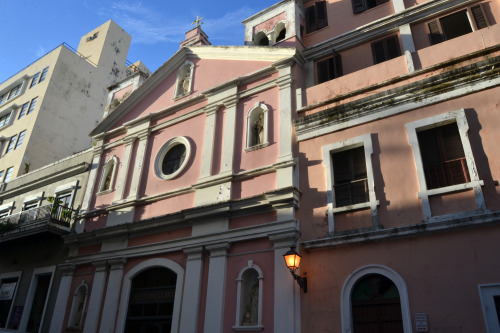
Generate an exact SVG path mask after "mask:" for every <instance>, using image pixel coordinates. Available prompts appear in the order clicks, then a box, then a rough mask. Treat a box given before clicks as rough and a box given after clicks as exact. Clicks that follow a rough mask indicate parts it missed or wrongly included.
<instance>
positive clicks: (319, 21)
mask: <svg viewBox="0 0 500 333" xmlns="http://www.w3.org/2000/svg"><path fill="white" fill-rule="evenodd" d="M326 26H328V17H327V16H326V1H320V2H316V3H314V5H312V6H309V7H307V8H306V31H307V33H310V32H314V31H316V30H319V29H322V28H324V27H326Z"/></svg>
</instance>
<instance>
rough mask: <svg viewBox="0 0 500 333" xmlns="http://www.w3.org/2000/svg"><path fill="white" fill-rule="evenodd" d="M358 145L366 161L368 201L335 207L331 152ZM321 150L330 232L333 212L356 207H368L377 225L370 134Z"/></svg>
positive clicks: (332, 223)
mask: <svg viewBox="0 0 500 333" xmlns="http://www.w3.org/2000/svg"><path fill="white" fill-rule="evenodd" d="M358 147H363V148H364V151H365V163H366V177H367V182H368V201H367V202H363V203H359V204H355V205H349V206H342V207H336V206H335V192H334V191H333V184H335V179H334V172H333V165H332V164H333V163H332V154H333V153H338V152H341V151H345V150H350V149H354V148H358ZM322 150H323V165H324V166H325V172H326V201H327V209H328V230H329V232H330V233H334V232H335V218H334V214H335V213H341V212H347V211H352V210H358V209H367V208H370V210H371V216H372V225H373V226H374V227H378V211H377V206H378V205H379V204H380V203H379V201H378V200H377V198H376V196H375V183H374V180H373V164H372V158H371V155H372V154H373V144H372V136H371V134H364V135H360V136H357V137H355V138H351V139H347V140H344V141H340V142H336V143H332V144H329V145H325V146H323V147H322Z"/></svg>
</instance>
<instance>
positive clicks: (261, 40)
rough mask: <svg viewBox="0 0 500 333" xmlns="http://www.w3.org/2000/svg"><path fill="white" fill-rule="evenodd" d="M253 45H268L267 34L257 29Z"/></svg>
mask: <svg viewBox="0 0 500 333" xmlns="http://www.w3.org/2000/svg"><path fill="white" fill-rule="evenodd" d="M253 42H254V45H259V46H268V45H269V38H268V37H267V34H266V32H265V31H259V32H258V33H256V34H255V36H254V38H253Z"/></svg>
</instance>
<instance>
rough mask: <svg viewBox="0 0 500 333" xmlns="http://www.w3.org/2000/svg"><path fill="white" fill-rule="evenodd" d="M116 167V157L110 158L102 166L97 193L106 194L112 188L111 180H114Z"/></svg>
mask: <svg viewBox="0 0 500 333" xmlns="http://www.w3.org/2000/svg"><path fill="white" fill-rule="evenodd" d="M117 165H118V159H117V158H116V156H111V158H110V159H108V160H107V161H106V164H104V168H103V171H102V176H101V182H100V184H99V191H98V192H108V191H111V189H112V188H113V185H114V184H113V180H114V179H115V171H116V166H117Z"/></svg>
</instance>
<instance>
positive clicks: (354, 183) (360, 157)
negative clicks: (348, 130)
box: [332, 146, 369, 207]
mask: <svg viewBox="0 0 500 333" xmlns="http://www.w3.org/2000/svg"><path fill="white" fill-rule="evenodd" d="M332 162H333V173H334V181H335V184H334V193H335V206H336V207H342V206H349V205H355V204H358V203H363V202H367V201H369V197H368V177H367V174H366V162H365V150H364V147H363V146H361V147H357V148H354V149H349V150H345V151H341V152H338V153H333V154H332Z"/></svg>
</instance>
